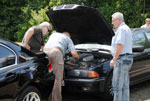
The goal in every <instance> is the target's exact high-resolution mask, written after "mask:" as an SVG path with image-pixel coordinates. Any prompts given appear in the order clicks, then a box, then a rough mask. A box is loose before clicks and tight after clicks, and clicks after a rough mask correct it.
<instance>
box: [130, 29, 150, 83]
mask: <svg viewBox="0 0 150 101" xmlns="http://www.w3.org/2000/svg"><path fill="white" fill-rule="evenodd" d="M133 46H143V47H144V51H143V52H134V53H133V54H134V62H133V65H132V68H131V71H130V77H131V81H132V82H131V83H134V82H139V81H140V80H144V79H146V78H148V75H149V68H150V67H149V66H148V64H150V59H149V57H148V54H149V49H148V40H147V38H146V36H145V32H144V31H143V30H138V31H135V32H133Z"/></svg>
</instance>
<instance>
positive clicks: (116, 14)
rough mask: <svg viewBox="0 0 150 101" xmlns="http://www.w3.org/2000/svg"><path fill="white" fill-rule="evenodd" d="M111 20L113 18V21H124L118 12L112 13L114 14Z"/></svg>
mask: <svg viewBox="0 0 150 101" xmlns="http://www.w3.org/2000/svg"><path fill="white" fill-rule="evenodd" d="M112 18H114V19H120V20H122V21H124V17H123V14H122V13H120V12H116V13H114V14H113V15H112Z"/></svg>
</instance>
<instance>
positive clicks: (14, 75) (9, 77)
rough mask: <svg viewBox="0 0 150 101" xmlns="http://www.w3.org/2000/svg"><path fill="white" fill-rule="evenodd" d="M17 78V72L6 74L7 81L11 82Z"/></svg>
mask: <svg viewBox="0 0 150 101" xmlns="http://www.w3.org/2000/svg"><path fill="white" fill-rule="evenodd" d="M15 78H16V73H8V74H7V75H6V82H11V81H13V80H15Z"/></svg>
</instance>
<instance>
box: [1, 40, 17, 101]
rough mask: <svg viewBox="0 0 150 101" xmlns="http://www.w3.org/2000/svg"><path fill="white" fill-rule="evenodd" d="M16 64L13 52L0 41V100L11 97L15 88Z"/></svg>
mask: <svg viewBox="0 0 150 101" xmlns="http://www.w3.org/2000/svg"><path fill="white" fill-rule="evenodd" d="M16 64H17V56H16V54H15V52H14V51H13V50H12V49H11V48H9V47H7V46H5V45H3V44H1V43H0V100H3V99H9V98H12V97H13V94H14V93H15V92H16V90H17V86H16V83H17V78H18V77H17V74H16V71H15V68H16Z"/></svg>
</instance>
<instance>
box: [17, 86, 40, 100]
mask: <svg viewBox="0 0 150 101" xmlns="http://www.w3.org/2000/svg"><path fill="white" fill-rule="evenodd" d="M17 101H42V99H41V94H40V92H39V90H38V89H37V88H35V87H33V86H29V87H26V88H25V89H24V90H23V91H22V92H21V94H20V95H19V96H18V99H17Z"/></svg>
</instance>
